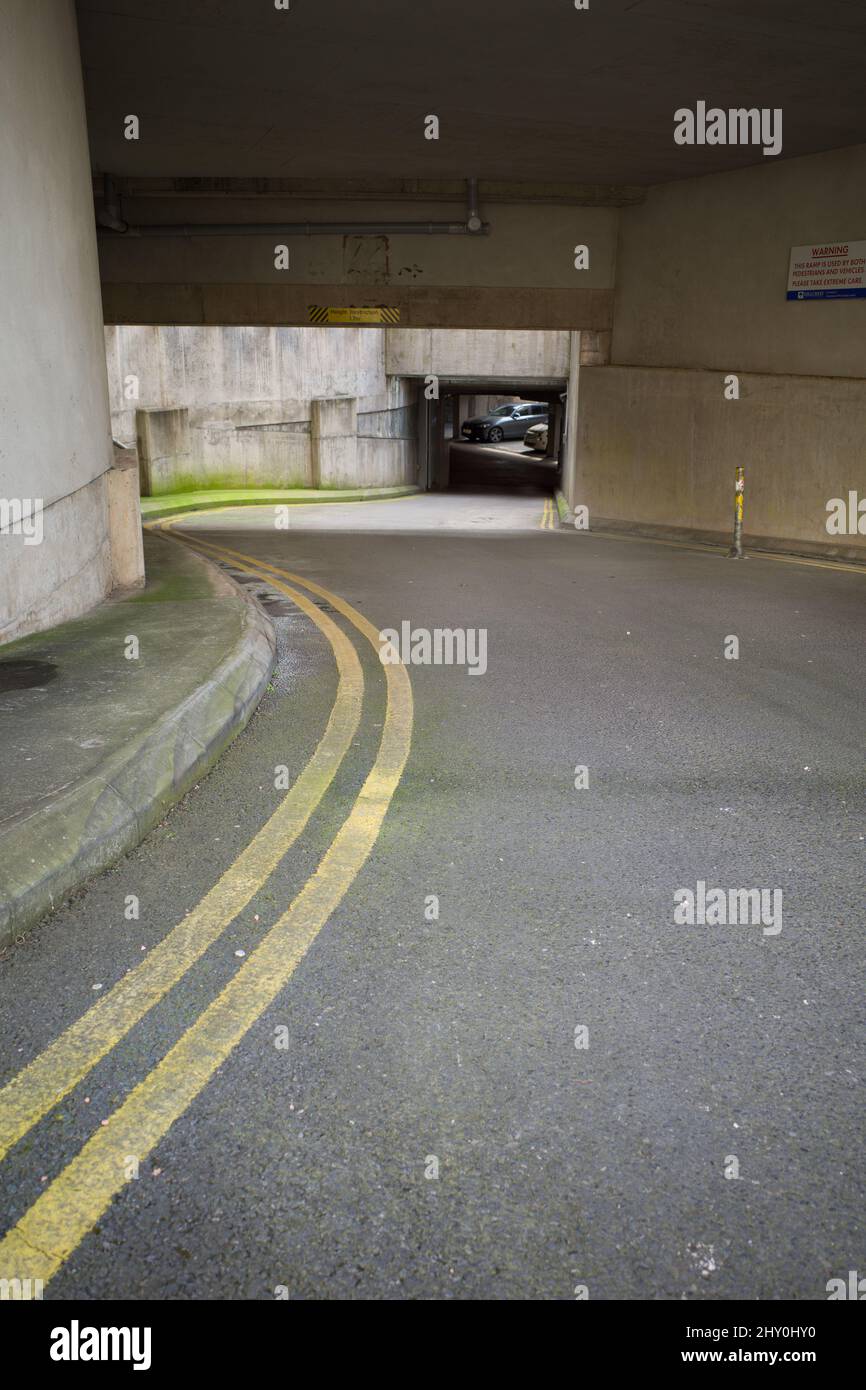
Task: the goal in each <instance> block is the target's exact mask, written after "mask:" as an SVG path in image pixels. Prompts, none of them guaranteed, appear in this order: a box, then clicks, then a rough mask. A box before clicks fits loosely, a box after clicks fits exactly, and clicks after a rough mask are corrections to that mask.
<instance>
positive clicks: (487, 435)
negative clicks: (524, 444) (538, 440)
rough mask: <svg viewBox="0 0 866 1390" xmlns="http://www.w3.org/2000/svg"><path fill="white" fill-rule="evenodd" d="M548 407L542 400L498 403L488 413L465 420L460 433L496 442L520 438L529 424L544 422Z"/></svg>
mask: <svg viewBox="0 0 866 1390" xmlns="http://www.w3.org/2000/svg"><path fill="white" fill-rule="evenodd" d="M548 411H549V407H548V406H547V405H545V404H544V402H543V401H517V402H516V403H514V404H509V405H498V406H497V407H496V409H495V410H492V411H491V412H490V414H489V415H478V416H476V417H475V419H473V420H466V421H465V422H464V424H463V428H462V429H461V431H460V433H461V434H462V436H463V438H464V439H469V440H476V441H478V440H483V441H484V442H485V443H486V444H498V443H499V442H500V441H501V440H503V439H522V438H523V436H524V434H525V433H526V431H527V429H528V427H529V426H530V425H538V424H544V423H545V422H546V420H547V415H548Z"/></svg>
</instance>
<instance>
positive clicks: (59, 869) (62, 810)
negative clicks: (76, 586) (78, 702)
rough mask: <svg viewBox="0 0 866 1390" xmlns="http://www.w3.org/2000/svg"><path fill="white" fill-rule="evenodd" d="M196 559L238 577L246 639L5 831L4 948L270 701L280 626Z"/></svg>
mask: <svg viewBox="0 0 866 1390" xmlns="http://www.w3.org/2000/svg"><path fill="white" fill-rule="evenodd" d="M166 543H167V544H178V542H173V541H166ZM196 559H197V560H198V561H199V562H200V563H201V564H202V565H203V566H205V567H206V569H207V571H208V573H209V577H210V579H211V582H212V584H213V587H214V588H215V589H219V588H220V587H221V586H223V585H229V586H230V588H231V590H232V592H233V593H234V594H239V595H240V596H241V597H242V598H243V600H244V605H245V608H244V617H243V624H242V629H241V634H240V637H239V638H238V640H237V642H236V643H235V646H234V648H233V650H231V651H229V652H228V653H227V654H226V656H225V657H224V658H223V660H222V661H221V662H220V663H219V664H218V665H217V666H215V667H214V670H213V672H212V673H211V675H210V677H209V678H208V679H207V680H206V681H205V682H203V684H201V685H200V686H199V687H198V688H197V689H196V690H194V691H192V693H191V694H190V695H188V696H187V697H186V698H185V699H183V700H182V701H181V702H180V703H179V704H178V705H176V706H175V707H174V709H172V710H170V711H168V712H167V713H166V714H164V715H163V716H161V718H160V719H159V720H158V721H157V723H156V724H153V725H151V726H150V727H149V728H146V729H144V730H142V732H141V734H140V735H139V736H138V737H136V738H133V739H131V740H130V741H128V742H127V743H126V744H125V745H124V746H123V747H122V748H120V749H118V750H117V751H116V752H115V753H113V754H112V755H111V756H110V757H109V758H107V759H106V760H105V762H104V763H103V764H102V765H101V766H100V768H99V770H98V772H97V774H96V775H95V776H92V777H89V778H87V779H86V780H85V781H82V782H79V783H77V784H76V785H75V786H73V787H71V788H69V789H68V790H67V791H65V792H63V793H62V794H60V795H59V796H58V797H57V798H56V799H55V800H54V801H53V802H52V804H51V805H50V806H47V807H43V808H41V809H39V810H38V811H36V812H34V813H33V814H32V815H30V816H28V817H27V819H26V820H23V821H19V822H16V823H13V825H12V826H11V827H10V828H9V829H8V830H7V831H6V832H5V833H4V834H3V835H0V864H2V871H0V948H2V947H3V946H5V945H8V944H10V943H11V942H12V941H14V939H15V937H16V936H18V935H20V934H21V933H22V932H23V931H26V930H27V928H28V927H31V926H33V925H34V924H35V923H36V922H38V921H39V920H40V919H41V918H42V917H43V916H44V915H45V914H46V913H47V912H50V911H52V910H53V909H54V908H55V907H57V906H58V905H59V903H60V902H61V901H62V900H63V898H64V897H65V896H66V895H67V894H68V893H70V892H71V891H72V890H73V889H74V888H77V887H78V886H79V885H80V884H82V883H84V882H85V880H87V879H89V878H92V877H93V876H94V875H95V874H98V873H101V872H102V871H103V870H104V869H106V868H108V867H109V866H110V865H111V864H114V863H116V861H117V860H118V859H119V858H120V857H121V856H122V855H123V854H125V853H126V851H127V850H129V849H131V848H132V847H133V846H134V845H137V844H139V843H140V841H141V840H143V839H144V837H145V836H146V835H147V834H148V832H149V831H150V830H152V829H153V827H154V825H156V824H157V822H158V821H160V820H161V819H162V818H163V816H164V815H165V813H166V811H167V810H168V809H169V807H170V806H172V805H174V803H175V802H176V801H179V800H180V798H181V797H182V796H184V795H185V794H186V792H188V791H189V789H190V787H192V786H193V785H194V784H195V783H196V782H197V781H199V780H200V778H201V777H203V776H204V775H205V773H206V772H208V771H209V770H210V769H211V767H213V765H214V763H215V762H216V761H217V759H218V758H219V756H220V754H221V753H222V752H224V750H225V749H226V747H227V746H228V745H229V744H230V743H231V741H232V739H234V738H235V737H236V735H237V734H239V733H240V731H241V729H243V727H244V725H245V724H246V723H247V721H248V719H249V718H250V715H251V714H252V712H253V710H254V709H255V707H256V705H257V704H258V702H259V700H260V699H261V696H262V694H263V692H264V690H265V687H266V685H267V683H268V681H269V679H270V676H271V672H272V671H273V668H274V662H275V657H276V636H275V633H274V628H273V624H272V623H271V621H270V619H269V618H268V617H267V616H266V615H265V613H264V612H263V611H262V609H261V608H260V607H259V605H258V604H257V603H256V601H255V600H254V599H253V598H252V596H251V595H250V594H249V593H247V592H246V591H245V590H244V589H243V588H242V587H241V586H240V585H237V584H235V583H234V581H233V580H231V579H229V578H228V576H226V575H224V574H223V573H222V572H221V571H219V570H218V569H217V568H216V566H215V565H213V564H212V563H211V561H209V560H206V559H205V558H204V557H203V556H200V555H196Z"/></svg>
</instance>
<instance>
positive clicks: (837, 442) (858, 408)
mask: <svg viewBox="0 0 866 1390" xmlns="http://www.w3.org/2000/svg"><path fill="white" fill-rule="evenodd" d="M824 238H827V239H837V238H839V239H841V238H845V239H851V240H854V239H862V238H866V147H862V146H861V147H858V148H855V149H848V150H840V151H835V152H832V153H830V154H825V155H816V156H810V157H808V158H805V159H797V160H789V161H782V162H780V163H773V164H770V163H768V162H765V163H764V164H761V165H758V166H755V167H754V168H749V169H746V170H742V171H739V172H736V173H729V174H720V175H714V176H711V177H708V178H702V179H693V180H686V181H683V182H680V183H675V184H668V185H665V186H664V187H660V188H654V189H651V190H650V191H649V195H648V197H647V200H646V202H645V203H644V204H643V205H641V206H638V207H634V208H629V209H626V210H624V211H623V214H622V224H621V235H620V251H619V261H618V280H617V291H616V299H615V313H614V321H613V333H612V344H611V358H610V361H611V365H610V366H581V368H580V409H579V427H578V439H577V457H576V459H575V460H574V469H573V473H571V472H570V473H569V476H568V482H569V487H570V493H569V494H568V495H569V501H570V502H571V503H572V504H575V503H580V502H583V503H585V504H586V505H588V506H589V508H590V515H591V521H593V522H594V523H595V524H598V523H599V522H601V521H603V520H607V521H613V522H616V523H619V524H625V525H628V526H641V527H651V526H658V527H662V528H665V529H668V530H670V529H678V530H680V531H682V532H684V533H688V532H694V531H699V532H701V533H706V534H710V533H714V534H715V535H716V536H717V537H722V536H726V535H728V534H729V533H730V529H731V524H732V521H731V513H732V505H733V504H732V490H733V473H734V467H735V465H736V464H744V465H745V468H746V479H747V484H746V487H747V491H746V506H745V524H744V529H745V534H746V538H747V540H748V539H749V538H752V539H753V541H755V542H760V543H772V544H779V545H784V544H785V543H789V544H793V545H795V546H796V548H798V549H806V550H817V549H821V548H822V547H823V548H824V549H827V550H829V551H833V552H834V553H843V552H844V553H846V554H850V555H855V554H862V553H863V552H864V549H866V537H862V536H849V537H845V538H835V537H831V536H829V535H828V533H827V531H826V528H825V521H826V518H827V511H826V503H827V501H828V500H829V499H830V498H832V497H842V496H846V495H847V492H848V490H849V489H859V491H860V495H861V496H863V495H866V449H864V438H866V434H864V425H866V300H862V299H861V300H836V301H826V302H820V301H819V302H798V301H790V302H789V301H788V300H787V299H786V298H785V292H786V285H787V270H788V257H789V252H790V248H791V247H792V246H796V245H803V244H806V243H809V242H813V241H821V240H823V239H824ZM728 374H735V375H736V376H737V377H738V379H739V399H730V400H727V399H725V395H724V386H725V382H724V378H725V376H727V375H728Z"/></svg>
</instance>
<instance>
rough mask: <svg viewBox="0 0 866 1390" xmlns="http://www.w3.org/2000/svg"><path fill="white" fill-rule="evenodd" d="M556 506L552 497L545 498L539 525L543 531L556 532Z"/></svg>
mask: <svg viewBox="0 0 866 1390" xmlns="http://www.w3.org/2000/svg"><path fill="white" fill-rule="evenodd" d="M556 517H557V511H556V504H555V502H554V500H553V498H552V497H545V499H544V506H543V507H542V510H541V520H540V522H539V523H538V524H539V526H540V527H541V529H542V531H555V530H556Z"/></svg>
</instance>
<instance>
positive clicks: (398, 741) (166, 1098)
mask: <svg viewBox="0 0 866 1390" xmlns="http://www.w3.org/2000/svg"><path fill="white" fill-rule="evenodd" d="M209 548H210V549H212V550H214V551H216V550H217V549H218V547H216V546H210V547H209ZM223 554H225V555H232V556H234V557H237V558H238V559H239V560H241V561H242V562H244V563H247V564H249V565H250V566H251V568H255V569H263V568H267V569H269V570H271V571H274V572H276V573H282V574H285V575H286V577H287V578H288V577H290V576H289V574H288V572H287V571H284V570H277V569H276V567H275V566H272V565H268V566H264V565H260V564H259V562H258V561H256V560H254V559H253V558H252V557H250V556H245V555H241V554H240V552H238V551H229V550H225V551H223ZM291 577H292V578H294V579H295V582H298V583H301V584H303V585H304V586H305V587H306V588H308V589H310V590H311V591H312V592H314V593H318V594H321V595H322V596H323V597H324V598H326V599H327V600H328V601H329V602H331V603H332V604H333V605H334V607H336V608H337V609H338V611H340V612H342V613H343V614H344V615H345V616H346V617H347V618H348V619H349V621H350V622H352V623H353V624H354V626H355V627H356V628H357V629H358V631H359V632H362V633H363V634H364V635H365V636H366V637H367V638H368V640H370V641H371V642H372V643H373V645H374V646H375V648H376V651H377V653H378V650H379V634H378V632H377V631H376V629H375V628H374V627H373V625H372V624H371V623H369V622H368V621H367V619H366V618H364V617H363V616H362V615H361V614H360V613H358V612H357V611H356V610H355V609H354V608H352V607H351V605H350V604H348V603H346V602H345V600H343V599H340V598H339V597H338V596H337V595H336V594H331V593H329V592H328V590H327V589H324V588H322V586H321V585H319V584H315V583H313V581H312V580H306V579H302V578H300V577H299V576H291ZM383 669H384V671H385V678H386V682H387V706H386V711H385V721H384V725H383V729H382V737H381V741H380V744H379V751H378V753H377V756H376V761H375V762H374V764H373V766H372V768H371V769H370V772H369V774H368V776H367V779H366V781H365V782H364V785H363V787H362V788H361V791H360V793H359V795H358V797H357V800H356V801H355V804H354V806H353V808H352V811H351V812H350V814H349V816H348V817H347V819H346V820H345V821H344V822H343V825H342V826H341V827H340V829H339V831H338V832H337V835H336V837H335V838H334V840H333V842H332V844H331V846H330V848H329V849H328V851H327V853H326V854H325V856H324V858H323V859H322V860H321V862H320V864H319V866H318V868H317V869H316V872H315V873H314V874H313V876H312V877H311V878H310V879H309V880H308V881H307V883H306V884H305V885H304V887H303V888H302V889H301V891H300V892H299V893H298V895H297V897H296V898H295V900H294V902H293V903H292V904H291V906H290V907H289V909H288V911H287V912H285V913H284V914H283V916H282V917H280V918H279V920H278V921H277V922H276V923H275V925H274V926H273V927H272V928H271V929H270V931H269V932H268V933H267V934H266V936H265V937H264V938H263V940H262V941H261V943H260V944H259V945H258V946H257V947H256V949H255V950H254V951H253V952H252V954H251V955H250V956H249V957H248V959H247V960H246V961H245V962H244V964H243V965H242V966H241V967H240V969H239V970H238V972H237V974H236V975H235V977H234V979H233V980H232V981H231V982H230V983H229V984H228V985H227V986H226V987H225V988H224V989H223V990H222V991H221V992H220V994H219V995H217V997H216V999H215V1000H214V1001H213V1002H212V1003H211V1004H210V1005H209V1006H208V1007H207V1009H205V1011H204V1013H203V1014H202V1015H201V1016H200V1017H199V1018H198V1020H197V1021H196V1022H195V1023H194V1024H193V1025H192V1026H191V1027H190V1028H188V1029H187V1031H186V1032H185V1033H184V1034H183V1036H182V1037H181V1038H180V1039H179V1041H178V1042H177V1043H175V1045H174V1047H172V1048H171V1050H170V1051H169V1052H168V1053H167V1054H166V1055H165V1057H164V1058H163V1059H162V1061H161V1062H159V1063H158V1065H157V1066H156V1067H154V1069H153V1071H151V1072H150V1073H149V1074H148V1076H146V1077H145V1079H144V1080H143V1081H142V1082H140V1083H139V1085H138V1086H136V1087H135V1089H134V1090H133V1091H132V1092H131V1093H130V1095H129V1096H128V1098H127V1100H126V1101H124V1103H123V1105H121V1106H120V1107H119V1109H118V1110H116V1111H115V1112H114V1114H113V1115H112V1116H111V1118H110V1120H109V1122H108V1124H107V1125H106V1126H105V1127H103V1128H101V1129H99V1130H97V1132H96V1133H95V1134H94V1135H93V1136H92V1138H90V1139H89V1140H88V1141H87V1143H86V1144H85V1145H84V1147H83V1148H82V1149H81V1151H80V1152H79V1153H78V1154H77V1156H76V1157H75V1158H74V1159H72V1161H71V1162H70V1163H69V1164H67V1166H66V1167H65V1168H64V1169H63V1171H62V1172H61V1173H60V1174H59V1175H58V1176H57V1177H56V1178H55V1179H54V1181H53V1182H52V1183H51V1184H50V1186H49V1187H47V1188H46V1189H45V1191H44V1192H43V1193H42V1195H41V1196H40V1197H39V1198H38V1199H37V1200H36V1202H34V1204H33V1206H32V1207H30V1208H29V1210H28V1211H26V1212H25V1214H24V1216H23V1217H22V1218H21V1220H20V1221H19V1222H18V1223H17V1224H16V1225H15V1226H14V1227H13V1228H12V1229H11V1230H10V1231H9V1232H8V1234H7V1235H6V1236H5V1237H4V1239H3V1240H2V1241H0V1278H19V1279H27V1278H37V1279H42V1280H43V1282H46V1283H47V1281H48V1280H49V1279H50V1278H51V1277H52V1275H54V1274H55V1273H56V1272H57V1270H58V1269H59V1267H60V1266H61V1264H63V1262H64V1260H66V1259H67V1258H68V1257H69V1255H70V1254H71V1253H72V1251H73V1250H74V1249H75V1248H76V1246H77V1245H78V1244H79V1242H80V1241H81V1240H82V1239H83V1238H84V1236H85V1235H86V1234H87V1233H88V1231H89V1230H91V1228H92V1227H93V1225H94V1224H95V1222H96V1221H98V1220H99V1218H100V1216H101V1215H102V1214H103V1212H104V1211H105V1210H106V1208H107V1207H108V1205H109V1203H110V1202H111V1199H112V1198H113V1197H114V1196H115V1194H116V1193H118V1192H119V1191H120V1190H121V1189H122V1188H123V1187H124V1186H125V1184H126V1182H127V1178H126V1175H125V1164H126V1162H127V1158H128V1156H129V1155H130V1154H134V1155H135V1156H136V1157H137V1158H138V1159H139V1160H141V1159H143V1158H144V1157H145V1156H146V1155H147V1154H148V1152H149V1151H150V1150H151V1149H152V1148H153V1147H154V1146H155V1145H156V1144H157V1143H158V1142H159V1140H160V1139H161V1138H162V1137H163V1136H164V1135H165V1134H166V1133H167V1131H168V1130H169V1129H170V1128H171V1126H172V1125H173V1124H174V1122H175V1120H177V1119H178V1117H179V1116H180V1115H182V1114H183V1112H184V1111H185V1110H186V1108H187V1107H188V1106H189V1104H190V1103H191V1102H192V1100H193V1099H194V1098H195V1097H196V1096H197V1095H198V1094H199V1092H200V1091H202V1090H203V1089H204V1087H205V1086H206V1084H207V1082H208V1081H209V1080H210V1078H211V1077H212V1076H213V1074H214V1072H215V1071H216V1069H217V1068H218V1067H219V1066H220V1065H222V1063H223V1062H224V1061H225V1060H226V1058H227V1057H228V1055H229V1053H230V1052H231V1051H232V1049H233V1048H234V1047H235V1046H236V1045H237V1043H238V1042H239V1041H240V1040H241V1038H242V1037H243V1036H244V1034H245V1033H246V1032H247V1031H248V1029H249V1028H251V1027H252V1025H253V1024H254V1023H255V1022H256V1020H257V1019H258V1018H259V1017H260V1016H261V1014H262V1012H263V1011H264V1010H265V1009H266V1008H267V1006H268V1005H269V1004H270V1003H272V1002H273V1000H274V999H275V998H276V996H277V995H278V994H279V992H280V990H281V989H282V988H283V987H284V986H285V984H286V983H287V981H288V980H289V979H290V977H291V975H292V974H293V972H294V970H295V968H296V966H297V965H298V963H299V961H301V960H302V959H303V957H304V955H305V954H306V952H307V950H308V949H309V947H310V945H311V944H312V942H313V941H314V940H315V938H316V936H317V935H318V933H319V931H320V930H321V928H322V926H323V925H324V923H325V922H326V921H327V919H328V917H330V915H331V913H332V912H333V911H334V909H335V908H336V907H337V906H338V904H339V903H340V902H341V901H342V899H343V897H344V896H345V894H346V892H347V890H348V889H349V887H350V886H351V884H352V883H353V882H354V879H355V878H356V876H357V874H358V873H359V871H360V869H361V868H362V867H363V865H364V863H365V861H366V859H367V857H368V855H369V854H370V851H371V850H372V848H373V845H374V844H375V842H376V839H377V838H378V835H379V831H380V829H381V826H382V822H383V820H384V818H385V814H386V812H387V810H388V807H389V805H390V803H391V799H392V797H393V795H394V792H395V791H396V789H397V784H398V782H399V780H400V777H401V776H402V773H403V769H404V767H405V765H406V760H407V758H408V756H409V748H410V744H411V738H412V687H411V685H410V683H409V677H408V674H407V672H406V668H405V667H404V666H402V665H387V666H385V667H384V668H383Z"/></svg>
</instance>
